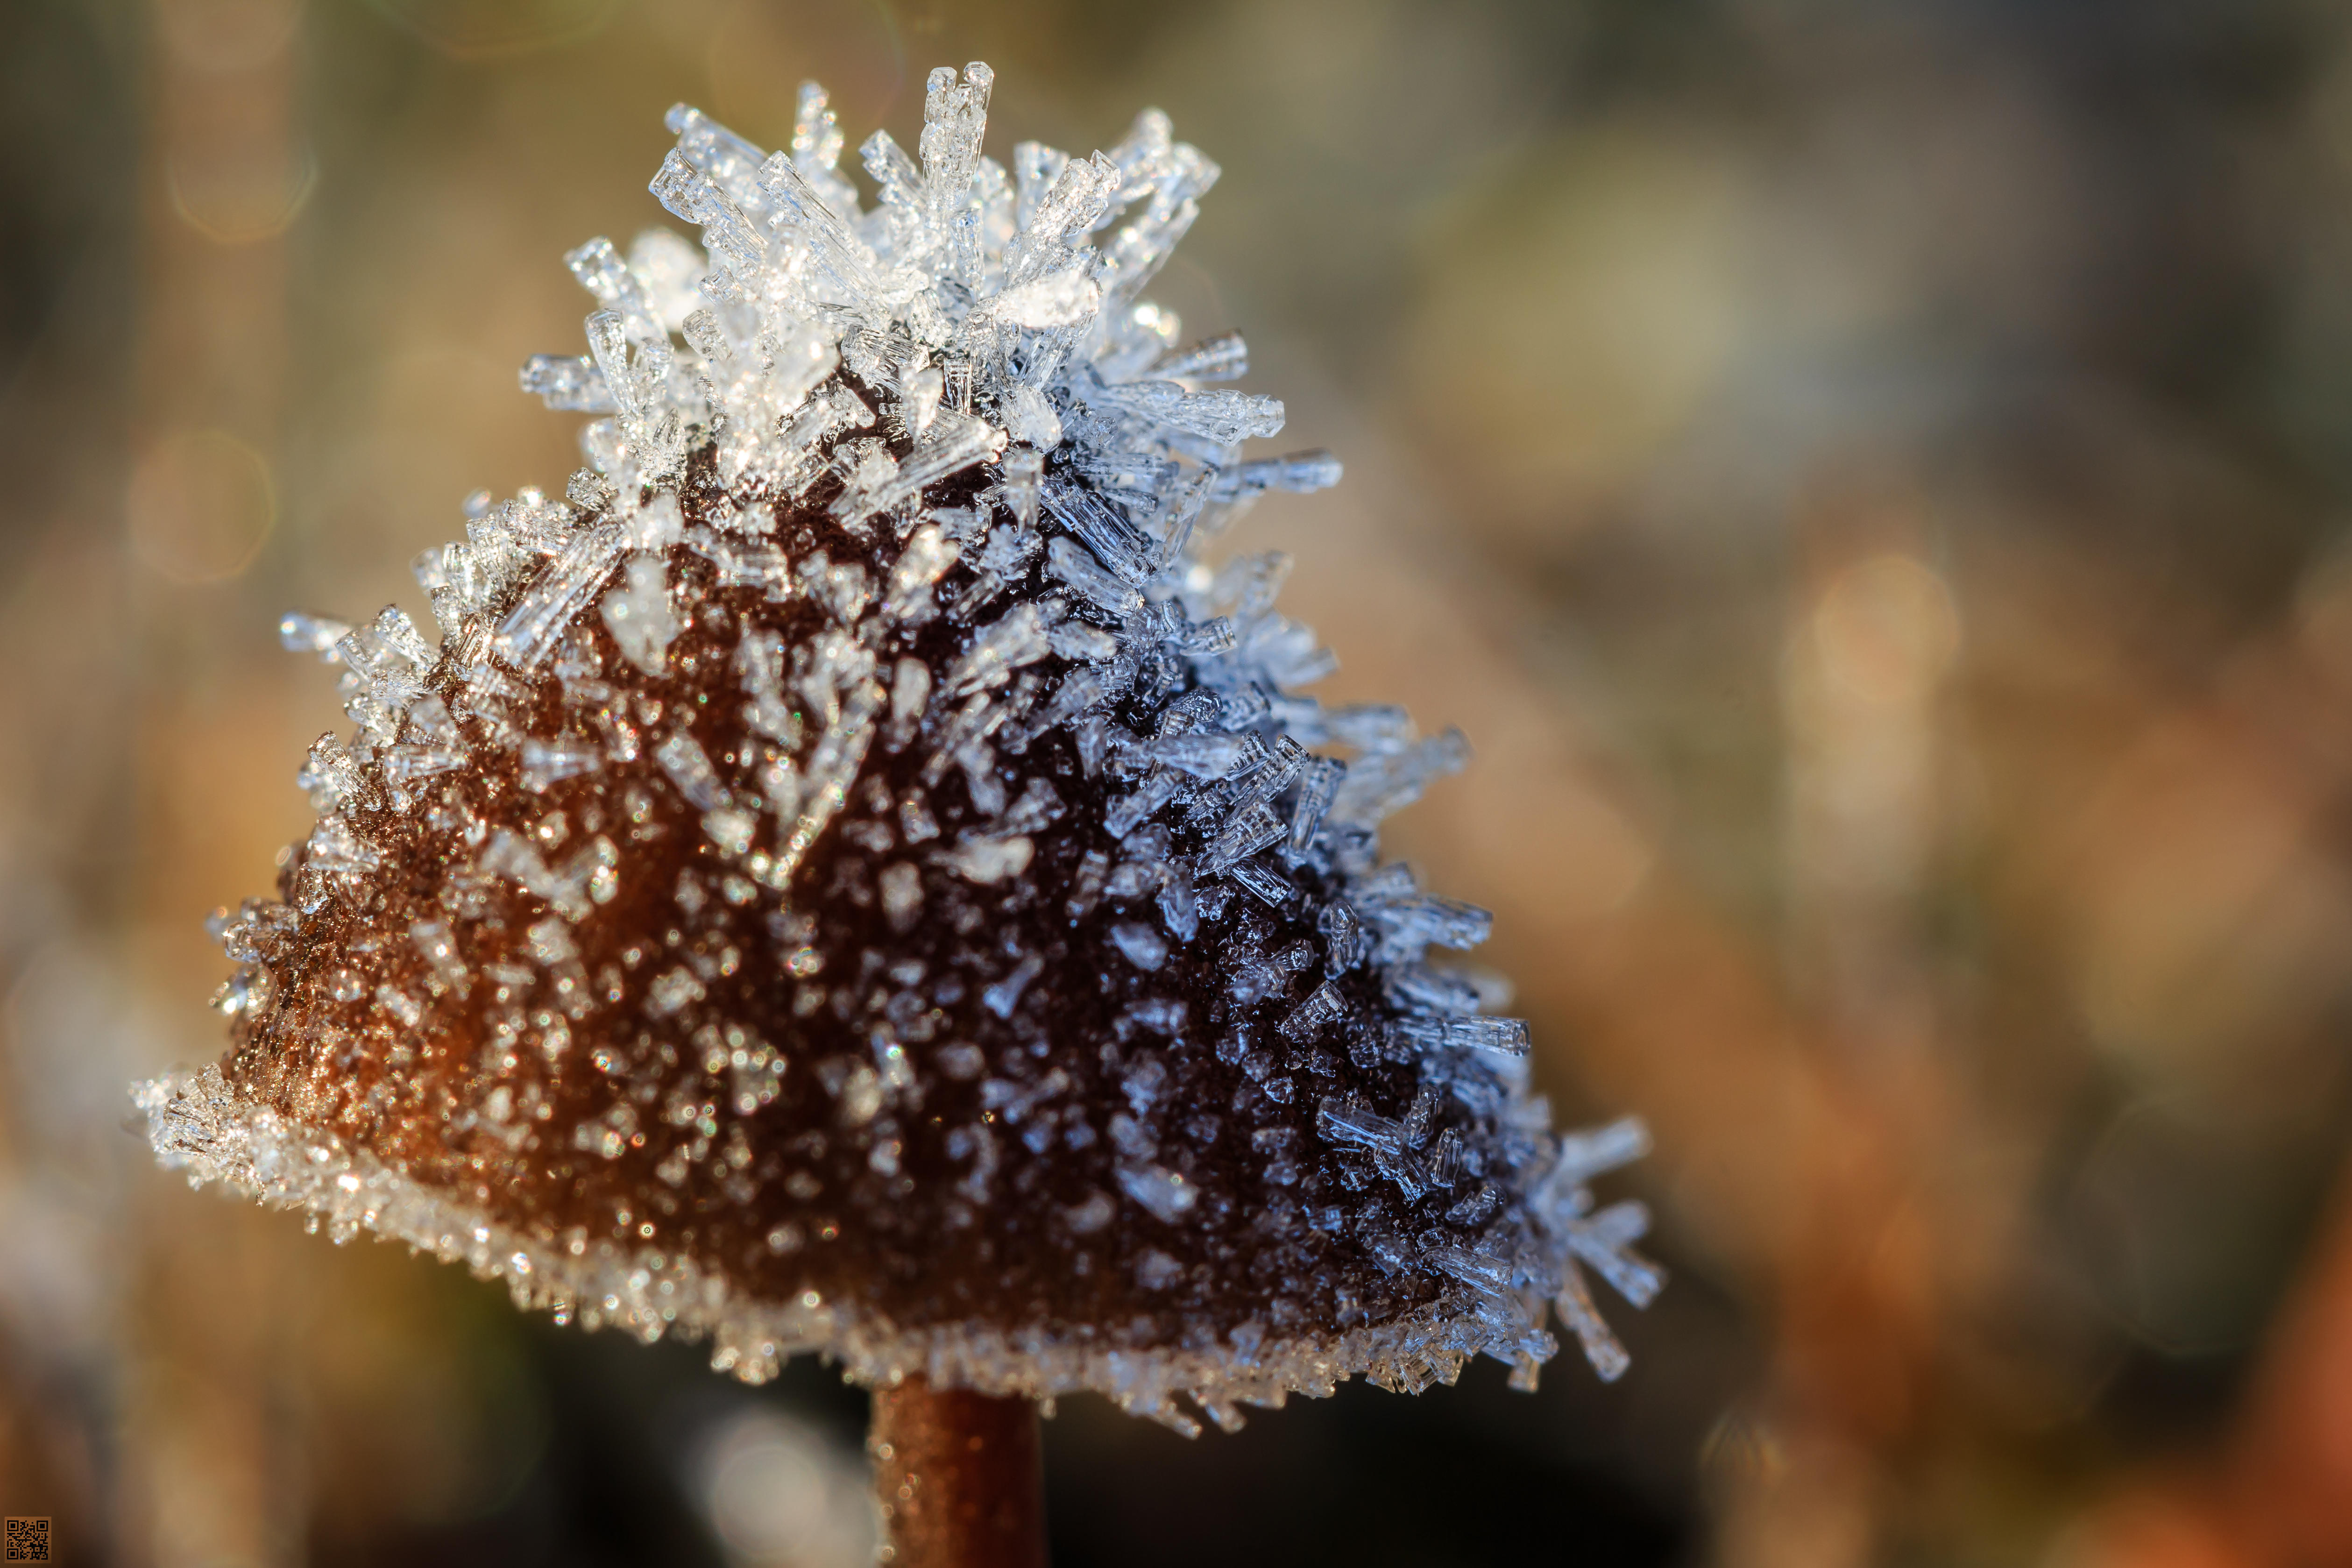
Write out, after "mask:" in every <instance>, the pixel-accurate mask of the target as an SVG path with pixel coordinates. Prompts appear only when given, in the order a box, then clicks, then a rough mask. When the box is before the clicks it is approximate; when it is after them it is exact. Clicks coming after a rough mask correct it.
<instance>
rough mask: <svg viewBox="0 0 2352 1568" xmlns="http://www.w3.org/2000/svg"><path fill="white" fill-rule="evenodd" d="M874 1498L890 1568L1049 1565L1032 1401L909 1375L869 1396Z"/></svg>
mask: <svg viewBox="0 0 2352 1568" xmlns="http://www.w3.org/2000/svg"><path fill="white" fill-rule="evenodd" d="M866 1447H867V1448H868V1449H869V1450H870V1451H871V1452H872V1454H873V1456H874V1490H875V1497H876V1499H877V1500H878V1501H879V1502H880V1504H881V1506H882V1524H883V1529H884V1530H885V1531H887V1538H888V1543H887V1545H886V1546H885V1548H884V1550H883V1552H882V1556H881V1561H883V1562H885V1563H891V1564H893V1568H1045V1479H1044V1472H1043V1469H1042V1468H1041V1465H1040V1462H1039V1447H1040V1445H1039V1439H1038V1434H1037V1407H1036V1406H1035V1405H1032V1404H1031V1403H1030V1402H1029V1401H1027V1400H1025V1399H994V1398H991V1397H989V1396H988V1395H986V1394H973V1393H971V1392H970V1391H969V1390H965V1389H961V1388H944V1389H942V1388H933V1387H932V1386H931V1385H930V1384H929V1382H927V1381H925V1380H924V1379H922V1378H919V1377H910V1378H908V1379H907V1380H906V1381H905V1382H903V1383H901V1384H898V1387H896V1388H885V1389H880V1390H877V1392H876V1393H875V1395H874V1426H873V1432H872V1435H871V1436H868V1437H867V1439H866Z"/></svg>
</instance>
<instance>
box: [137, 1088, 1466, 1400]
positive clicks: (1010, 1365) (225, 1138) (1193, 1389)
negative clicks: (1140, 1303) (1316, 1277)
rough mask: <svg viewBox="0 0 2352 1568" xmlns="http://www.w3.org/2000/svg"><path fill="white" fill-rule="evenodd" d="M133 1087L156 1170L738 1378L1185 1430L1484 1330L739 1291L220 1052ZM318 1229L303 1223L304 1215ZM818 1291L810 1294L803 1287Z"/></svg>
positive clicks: (1385, 1380)
mask: <svg viewBox="0 0 2352 1568" xmlns="http://www.w3.org/2000/svg"><path fill="white" fill-rule="evenodd" d="M133 1099H134V1100H135V1102H136V1103H137V1105H138V1107H139V1109H140V1110H142V1111H144V1112H145V1113H146V1116H147V1119H148V1137H149V1140H150V1142H152V1145H153V1146H154V1149H155V1152H156V1154H157V1156H158V1157H159V1158H160V1159H161V1161H162V1162H163V1164H164V1165H166V1166H167V1167H171V1168H173V1169H178V1170H182V1171H184V1172H186V1173H187V1175H188V1184H189V1185H190V1186H191V1187H200V1186H203V1185H205V1184H212V1185H216V1186H219V1187H221V1188H223V1189H225V1190H226V1191H227V1192H229V1193H233V1194H236V1195H238V1196H241V1197H246V1198H250V1199H254V1200H257V1201H258V1202H261V1203H264V1204H267V1205H270V1206H272V1207H277V1208H287V1209H303V1210H307V1211H309V1212H310V1214H311V1215H314V1216H315V1217H316V1218H317V1219H319V1220H323V1221H324V1222H325V1225H326V1228H327V1231H328V1234H329V1235H330V1237H332V1238H333V1240H334V1241H335V1242H336V1243H337V1244H339V1245H340V1244H342V1243H345V1242H348V1241H350V1240H352V1238H354V1237H357V1236H358V1235H359V1234H360V1233H361V1232H362V1231H363V1230H364V1231H371V1232H373V1233H374V1234H375V1236H376V1237H378V1239H380V1240H385V1241H403V1242H406V1243H407V1244H408V1245H409V1246H410V1247H414V1248H415V1249H416V1250H418V1251H420V1252H426V1253H430V1254H432V1255H433V1256H434V1257H435V1258H438V1259H440V1260H442V1261H443V1262H447V1263H462V1264H464V1265H465V1266H466V1267H467V1268H468V1269H469V1270H471V1271H472V1273H473V1274H474V1275H475V1276H476V1277H477V1278H479V1279H498V1280H501V1281H503V1282H504V1283H505V1285H506V1287H507V1289H508V1292H509V1295H511V1296H512V1298H513V1300H514V1302H515V1304H516V1305H517V1306H518V1307H520V1308H523V1309H525V1310H545V1311H550V1312H552V1313H553V1314H554V1315H555V1318H556V1320H557V1321H559V1322H565V1321H578V1322H579V1323H580V1325H581V1326H582V1327H583V1328H591V1329H594V1328H613V1329H618V1330H620V1331H623V1332H625V1333H628V1334H630V1335H632V1336H634V1337H635V1338H636V1339H638V1340H639V1341H641V1342H646V1343H648V1344H650V1343H652V1342H656V1341H657V1340H659V1339H661V1338H662V1337H663V1336H664V1335H666V1334H675V1335H677V1336H679V1337H681V1338H684V1339H688V1340H704V1341H708V1342H709V1343H710V1345H711V1353H710V1364H711V1365H712V1367H713V1368H715V1369H716V1370H718V1371H721V1372H726V1373H732V1374H733V1375H734V1376H736V1377H738V1378H740V1379H741V1380H742V1381H743V1382H745V1383H749V1384H761V1383H765V1382H767V1381H768V1380H769V1379H770V1378H772V1377H773V1376H775V1375H776V1373H778V1372H779V1371H780V1370H781V1369H782V1364H783V1363H784V1361H785V1360H786V1359H788V1358H789V1357H792V1356H793V1355H798V1354H803V1353H805V1352H817V1353H820V1354H822V1355H824V1356H827V1357H829V1358H830V1359H832V1360H833V1361H835V1363H838V1364H839V1365H840V1367H841V1369H842V1371H843V1373H844V1375H845V1376H846V1377H848V1378H849V1379H850V1381H852V1382H854V1383H857V1384H864V1385H866V1386H869V1387H876V1386H879V1387H889V1386H893V1385H896V1384H898V1383H900V1382H902V1381H903V1380H905V1379H906V1378H908V1377H912V1376H923V1377H927V1378H929V1380H930V1381H931V1382H932V1383H933V1384H935V1385H938V1386H940V1387H949V1388H969V1389H972V1390H975V1391H977V1392H979V1393H982V1394H999V1395H1017V1396H1019V1397H1022V1398H1026V1399H1034V1400H1040V1401H1046V1402H1050V1401H1052V1400H1054V1399H1055V1398H1057V1397H1058V1396H1060V1395H1063V1394H1077V1393H1092V1394H1102V1395H1103V1396H1104V1397H1106V1398H1108V1399H1109V1400H1110V1401H1111V1402H1112V1403H1113V1404H1115V1405H1118V1407H1119V1408H1120V1409H1122V1410H1124V1411H1126V1412H1127V1413H1128V1414H1129V1415H1143V1416H1149V1417H1150V1418H1151V1419H1153V1420H1156V1421H1159V1422H1160V1423H1161V1424H1162V1425H1164V1426H1170V1427H1171V1428H1173V1429H1175V1430H1176V1431H1178V1432H1181V1433H1182V1434H1184V1435H1185V1436H1197V1435H1198V1433H1199V1432H1200V1430H1201V1427H1200V1423H1199V1422H1197V1421H1195V1420H1194V1419H1192V1416H1191V1415H1187V1414H1186V1413H1185V1411H1184V1409H1183V1408H1182V1407H1181V1405H1178V1403H1177V1400H1178V1398H1179V1397H1180V1396H1181V1397H1183V1398H1187V1399H1190V1400H1191V1401H1192V1403H1193V1404H1194V1405H1197V1406H1198V1407H1199V1408H1200V1409H1201V1410H1202V1412H1203V1413H1204V1414H1206V1415H1208V1416H1209V1418H1210V1419H1211V1420H1213V1421H1214V1422H1215V1423H1216V1424H1217V1425H1218V1426H1221V1427H1223V1428H1224V1429H1225V1430H1227V1431H1233V1430H1236V1429H1238V1428H1239V1427H1240V1426H1241V1425H1242V1416H1241V1413H1240V1412H1239V1411H1238V1410H1237V1409H1236V1408H1234V1407H1235V1406H1236V1405H1244V1404H1246V1405H1259V1406H1262V1407H1265V1408H1268V1409H1279V1408H1280V1407H1281V1406H1282V1405H1283V1404H1284V1403H1285V1402H1286V1400H1287V1398H1288V1396H1289V1395H1291V1394H1305V1395H1306V1396H1307V1397H1308V1398H1312V1399H1321V1398H1328V1396H1329V1395H1330V1394H1332V1393H1333V1392H1334V1391H1335V1390H1336V1389H1337V1388H1338V1386H1339V1384H1341V1383H1344V1382H1346V1381H1348V1380H1349V1379H1350V1378H1353V1377H1358V1376H1370V1378H1371V1379H1372V1380H1373V1381H1374V1382H1375V1383H1378V1384H1381V1386H1383V1387H1388V1388H1391V1389H1396V1390H1404V1391H1408V1392H1414V1393H1418V1392H1420V1391H1421V1390H1422V1389H1423V1388H1426V1387H1428V1386H1429V1385H1430V1384H1434V1383H1444V1384H1451V1383H1453V1382H1454V1379H1455V1378H1456V1377H1457V1376H1458V1375H1459V1374H1460V1373H1461V1370H1462V1367H1463V1366H1464V1364H1465V1363H1467V1362H1468V1361H1469V1359H1470V1358H1471V1357H1473V1356H1475V1355H1477V1354H1478V1353H1479V1352H1481V1351H1483V1350H1485V1349H1486V1346H1487V1344H1488V1342H1490V1340H1503V1339H1506V1338H1507V1337H1509V1336H1507V1335H1505V1334H1503V1333H1500V1332H1497V1333H1494V1334H1491V1335H1490V1334H1484V1333H1480V1332H1479V1331H1478V1321H1477V1320H1476V1318H1475V1316H1473V1315H1468V1314H1464V1313H1461V1312H1460V1311H1459V1310H1458V1308H1457V1310H1449V1307H1453V1306H1455V1304H1454V1303H1451V1302H1449V1301H1446V1300H1440V1301H1437V1302H1434V1303H1432V1304H1431V1305H1430V1306H1428V1307H1426V1308H1423V1310H1421V1311H1419V1312H1416V1313H1414V1314H1413V1315H1412V1316H1411V1317H1409V1318H1404V1319H1400V1320H1397V1321H1391V1322H1388V1323H1383V1324H1380V1325H1377V1326H1374V1327H1369V1328H1361V1329H1355V1330H1349V1331H1341V1332H1339V1333H1338V1334H1334V1335H1312V1334H1308V1335H1297V1336H1292V1337H1288V1338H1284V1339H1255V1338H1252V1337H1251V1336H1249V1335H1248V1334H1246V1333H1244V1334H1237V1335H1235V1336H1234V1338H1235V1339H1238V1340H1244V1341H1247V1342H1246V1343H1226V1344H1221V1345H1218V1346H1216V1347H1214V1348H1213V1349H1210V1350H1205V1351H1202V1350H1193V1349H1170V1348H1164V1347H1163V1348H1155V1349H1151V1350H1148V1351H1134V1350H1120V1349H1118V1348H1115V1347H1108V1346H1100V1345H1081V1344H1074V1343H1070V1342H1067V1341H1066V1340H1065V1339H1057V1337H1056V1336H1055V1334H1054V1333H1053V1332H1052V1331H1050V1330H1048V1329H1047V1328H1046V1327H1045V1326H1044V1325H1038V1326H1035V1327H1034V1328H1029V1329H1024V1330H1013V1331H1008V1330H1003V1329H998V1328H994V1327H992V1326H989V1325H986V1324H983V1323H980V1322H976V1321H975V1322H965V1323H954V1324H945V1325H941V1326H940V1327H938V1328H935V1329H931V1330H929V1331H908V1330H905V1329H901V1328H900V1327H898V1325H897V1324H894V1323H892V1322H891V1321H889V1320H888V1319H887V1318H885V1317H883V1316H881V1315H880V1314H877V1313H872V1312H860V1311H858V1310H856V1309H855V1308H854V1307H852V1306H849V1305H847V1304H844V1303H839V1302H830V1301H816V1302H814V1303H812V1302H809V1301H807V1300H801V1301H793V1302H787V1303H778V1302H767V1301H758V1300H749V1299H747V1298H746V1297H744V1296H743V1295H742V1293H741V1292H740V1291H736V1290H733V1289H730V1288H729V1287H728V1285H727V1283H726V1282H725V1281H724V1280H722V1279H719V1277H718V1276H716V1275H714V1274H711V1273H709V1272H707V1271H705V1270H703V1269H699V1268H696V1267H695V1266H694V1265H693V1263H691V1262H690V1261H688V1260H687V1259H685V1258H677V1257H673V1256H670V1255H667V1254H665V1253H664V1252H663V1251H662V1250H661V1249H660V1248H658V1247H651V1246H647V1247H637V1248H634V1249H629V1250H624V1249H623V1248H621V1247H615V1246H614V1245H613V1244H612V1243H611V1242H609V1241H604V1240H602V1239H598V1240H596V1241H594V1242H593V1243H588V1244H585V1245H583V1247H581V1248H580V1249H579V1250H578V1251H577V1252H576V1253H575V1252H572V1251H568V1250H566V1249H564V1248H562V1247H550V1246H549V1245H548V1244H546V1243H544V1242H539V1241H533V1240H531V1239H530V1238H527V1237H523V1236H521V1235H520V1234H519V1233H517V1232H516V1231H515V1230H514V1229H512V1228H511V1227H510V1226H504V1225H501V1224H499V1223H498V1222H496V1221H494V1220H492V1219H490V1218H488V1216H487V1215H484V1214H483V1213H482V1212H481V1211H480V1210H478V1209H476V1208H474V1207H472V1206H471V1205H467V1204H463V1203H459V1202H457V1201H455V1200H453V1199H452V1198H450V1197H449V1196H448V1195H446V1193H444V1192H441V1191H439V1190H436V1189H434V1188H431V1187H427V1186H425V1185H424V1184H420V1183H417V1182H415V1181H412V1180H410V1179H409V1178H408V1177H407V1176H405V1175H403V1174H402V1173H400V1172H398V1171H396V1170H394V1169H393V1168H392V1167H390V1166H389V1165H387V1164H385V1163H383V1161H381V1160H378V1159H376V1158H375V1157H374V1156H373V1155H371V1154H368V1153H367V1152H364V1151H359V1150H352V1149H350V1148H348V1147H346V1146H345V1145H344V1144H343V1142H342V1141H341V1140H340V1139H338V1138H336V1137H335V1136H333V1135H332V1134H331V1133H328V1132H323V1131H319V1130H317V1129H314V1128H306V1127H301V1126H299V1125H298V1124H296V1123H294V1122H292V1121H289V1119H287V1118H285V1117H282V1116H280V1115H278V1113H277V1112H275V1111H272V1110H267V1109H263V1108H259V1107H256V1106H254V1105H252V1104H251V1103H249V1102H247V1101H245V1100H240V1099H238V1098H237V1097H236V1095H235V1094H234V1093H232V1092H231V1091H230V1089H229V1087H228V1084H227V1082H226V1079H223V1078H222V1076H221V1071H220V1069H219V1068H217V1067H211V1066H207V1067H204V1068H198V1069H195V1070H194V1071H190V1070H187V1069H184V1068H183V1069H177V1070H174V1071H172V1072H169V1073H166V1074H164V1075H163V1077H161V1078H156V1079H149V1080H147V1081H145V1082H142V1083H141V1084H139V1085H137V1086H136V1087H135V1089H134V1090H133ZM314 1228H315V1227H314ZM812 1294H813V1293H812Z"/></svg>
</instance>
